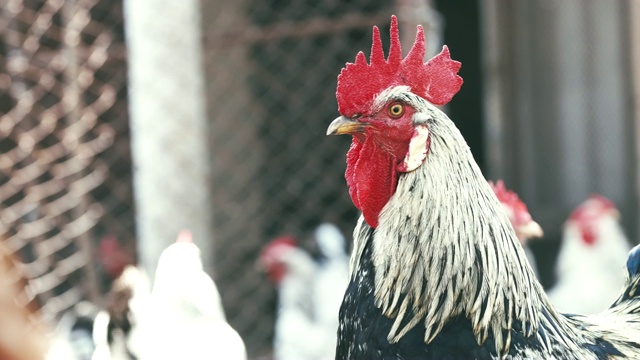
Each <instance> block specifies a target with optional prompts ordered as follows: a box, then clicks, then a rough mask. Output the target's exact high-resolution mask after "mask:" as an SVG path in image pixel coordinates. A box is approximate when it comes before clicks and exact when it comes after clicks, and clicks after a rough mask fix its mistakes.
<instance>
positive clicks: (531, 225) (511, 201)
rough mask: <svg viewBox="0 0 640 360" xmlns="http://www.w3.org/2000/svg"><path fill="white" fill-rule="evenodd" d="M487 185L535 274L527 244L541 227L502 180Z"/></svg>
mask: <svg viewBox="0 0 640 360" xmlns="http://www.w3.org/2000/svg"><path fill="white" fill-rule="evenodd" d="M489 185H491V188H492V189H493V192H494V193H495V194H496V196H497V197H498V200H500V202H501V203H502V206H503V207H504V209H505V211H506V212H507V215H508V216H509V221H511V226H513V229H514V230H515V231H516V236H517V237H518V240H520V244H522V248H523V249H524V253H525V254H526V255H527V260H529V265H531V268H532V269H533V271H534V272H535V273H536V274H537V273H538V270H537V267H536V259H535V257H534V256H533V252H531V249H530V248H529V246H528V243H529V240H530V239H532V238H539V237H542V236H543V235H544V231H542V227H540V225H538V223H537V222H535V221H533V219H532V218H531V214H529V210H528V209H527V205H525V203H524V202H522V200H520V198H519V197H518V194H516V193H514V192H513V191H510V190H508V189H507V188H506V187H505V186H504V182H503V181H502V180H498V182H496V183H495V184H494V183H493V182H492V181H489ZM625 257H626V256H625Z"/></svg>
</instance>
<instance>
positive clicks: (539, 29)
mask: <svg viewBox="0 0 640 360" xmlns="http://www.w3.org/2000/svg"><path fill="white" fill-rule="evenodd" d="M628 8H629V2H627V1H600V0H585V1H578V0H568V1H553V0H534V1H522V0H520V1H507V0H486V1H483V2H482V13H483V16H482V23H483V41H484V43H483V49H484V73H485V76H486V95H485V104H486V107H487V111H486V118H487V123H486V124H487V125H486V126H487V128H486V137H487V151H488V165H489V167H488V169H489V171H488V174H489V175H490V177H493V178H503V179H504V180H505V181H506V183H507V185H508V186H509V187H512V188H513V189H515V190H516V191H517V192H518V193H519V194H520V195H521V197H522V198H523V199H524V200H525V202H526V203H527V205H528V206H529V210H530V212H531V214H532V216H533V217H534V218H535V219H536V220H538V222H539V223H540V224H541V225H542V227H543V228H544V230H545V239H546V240H548V241H542V242H537V243H534V242H532V247H533V249H534V252H536V255H538V256H537V259H538V261H539V265H541V266H539V269H540V272H541V277H542V280H543V283H545V285H549V284H550V283H551V282H552V281H553V279H552V272H553V260H554V255H555V252H556V250H557V247H558V245H559V239H560V231H561V225H562V223H563V221H564V220H565V219H566V217H567V215H568V214H569V212H570V210H571V209H572V208H573V207H575V206H576V205H577V204H578V203H579V202H581V201H583V200H584V199H586V197H587V196H588V195H589V194H590V193H600V194H602V195H605V196H607V197H609V198H610V199H611V200H613V201H614V202H615V203H616V205H617V206H618V207H619V209H620V210H621V213H622V216H623V222H624V226H625V230H626V232H627V233H628V234H629V235H630V237H631V239H632V241H633V242H634V243H635V242H636V240H635V239H636V233H637V231H636V226H635V224H636V219H637V216H636V214H637V197H636V182H637V176H636V171H635V167H636V160H635V155H634V154H635V142H636V141H637V140H636V139H635V138H634V136H633V134H634V121H633V112H632V110H633V102H632V97H631V96H630V94H631V93H632V88H631V78H630V77H629V76H628V74H629V71H630V57H629V41H630V40H629V22H628V16H627V14H628Z"/></svg>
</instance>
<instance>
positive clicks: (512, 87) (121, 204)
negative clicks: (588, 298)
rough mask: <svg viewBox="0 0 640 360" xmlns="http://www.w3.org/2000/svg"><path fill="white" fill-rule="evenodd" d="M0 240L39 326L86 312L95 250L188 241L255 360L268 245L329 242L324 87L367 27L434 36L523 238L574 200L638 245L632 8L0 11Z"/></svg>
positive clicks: (256, 4) (462, 123) (269, 326)
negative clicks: (600, 213)
mask: <svg viewBox="0 0 640 360" xmlns="http://www.w3.org/2000/svg"><path fill="white" fill-rule="evenodd" d="M0 4H1V5H2V6H0V139H1V140H0V204H1V205H0V239H1V241H3V242H4V244H5V245H6V246H7V247H8V248H9V249H10V251H11V252H12V253H14V254H16V256H17V257H18V259H19V260H20V262H21V263H22V264H23V266H22V267H21V269H22V270H23V271H24V274H25V276H26V277H27V278H28V279H29V283H30V287H29V299H30V301H31V302H32V303H33V304H35V305H36V306H37V307H39V308H41V309H42V312H43V313H44V314H45V315H46V316H48V317H50V318H55V317H56V316H58V315H59V314H60V313H61V312H63V311H64V310H66V309H68V308H70V307H71V306H73V305H74V304H76V303H77V302H78V301H79V300H81V299H86V300H90V301H92V302H95V303H96V304H101V303H103V302H104V300H103V294H104V293H105V291H106V290H107V289H108V284H109V281H110V280H109V279H108V277H107V276H105V274H104V273H105V269H104V266H105V265H104V264H103V263H102V262H100V261H98V260H99V258H100V254H99V250H100V246H99V244H100V242H101V241H102V240H103V239H105V238H111V239H113V238H115V239H117V242H118V243H119V244H120V245H121V246H122V248H123V249H125V251H126V252H127V253H128V254H129V255H130V256H131V257H132V258H133V259H137V261H138V262H139V263H140V264H141V265H142V266H143V267H144V268H145V269H146V270H147V271H148V272H149V273H150V274H153V271H154V269H155V265H156V263H157V258H158V256H159V254H160V252H161V251H162V249H164V248H165V247H166V246H167V245H168V244H170V243H171V242H173V241H174V239H175V238H176V235H177V234H178V231H179V230H181V229H183V228H188V229H191V230H192V231H193V233H194V238H195V242H196V243H197V244H198V245H199V246H200V247H201V249H203V257H204V259H205V265H206V267H207V270H208V272H209V273H210V274H211V275H212V276H213V278H214V279H215V281H216V283H217V284H218V287H219V289H220V292H221V295H222V299H223V304H224V307H225V311H226V313H227V318H228V320H229V322H230V324H231V325H232V326H233V327H234V328H235V329H237V330H238V332H239V333H240V334H241V336H242V337H243V338H244V341H245V343H246V345H247V349H248V353H249V355H250V358H257V357H262V356H268V354H269V353H270V352H271V344H272V340H273V323H274V316H275V315H274V311H275V306H276V305H275V304H276V290H275V288H274V286H273V285H272V284H270V283H269V282H267V279H266V276H265V274H264V273H262V272H261V271H259V269H257V267H256V265H255V264H256V259H257V257H258V254H259V253H260V250H261V248H262V247H263V245H264V244H265V243H266V242H267V241H268V240H270V239H272V238H274V237H276V236H278V235H280V234H284V233H287V234H293V235H295V236H297V237H299V238H300V239H305V238H308V237H309V236H310V233H311V232H312V231H313V229H314V228H315V227H316V226H317V225H318V224H319V223H321V222H327V221H328V222H332V223H334V224H336V225H338V226H339V227H340V229H341V230H342V231H343V232H344V233H345V234H351V231H352V229H353V226H354V224H355V222H356V219H357V217H358V213H357V211H356V209H355V208H354V207H353V205H352V203H351V201H350V199H349V196H348V192H347V188H346V184H345V180H344V177H343V172H344V168H345V153H346V151H347V149H348V146H349V145H348V144H349V142H350V139H349V138H348V137H331V138H328V137H326V136H325V131H326V127H327V125H328V124H329V122H330V121H331V120H332V119H334V118H335V117H336V116H337V106H336V100H335V88H336V76H337V74H338V73H339V71H340V69H341V68H342V67H343V66H344V64H345V62H348V61H353V60H354V59H355V55H356V53H357V52H358V51H360V50H362V51H364V52H365V53H366V54H368V53H369V49H370V46H371V32H372V31H371V28H372V26H373V25H374V24H376V25H378V26H380V27H381V30H382V34H383V42H385V44H388V35H387V34H388V27H389V21H390V15H391V14H396V15H398V17H399V21H400V27H401V29H400V34H401V36H402V41H403V43H404V44H405V52H406V51H407V49H408V47H409V46H410V45H411V43H412V41H413V37H414V35H415V26H416V25H417V24H422V25H424V26H425V28H426V29H427V34H428V41H429V51H430V54H429V56H433V55H434V54H435V53H437V52H439V50H440V49H441V46H442V44H447V45H448V46H449V48H450V50H451V56H452V58H453V59H455V60H459V61H461V62H462V64H463V66H462V69H461V71H460V74H461V76H462V77H463V78H464V81H465V83H464V85H463V87H462V90H461V91H460V92H459V93H458V94H457V95H456V96H455V97H454V99H453V101H451V103H450V104H449V105H448V107H447V112H448V113H449V115H450V117H451V118H452V119H453V120H454V121H455V122H456V124H457V125H458V127H459V128H460V130H461V131H462V133H463V135H464V137H465V138H466V139H467V141H468V143H469V145H470V147H471V149H472V151H473V153H474V156H475V158H476V160H477V161H478V163H479V164H480V166H481V168H482V170H483V172H484V173H485V175H486V176H487V178H489V179H504V181H505V183H506V185H507V187H510V188H512V189H514V190H515V191H516V192H518V193H519V194H520V197H521V198H522V199H523V200H524V202H525V203H526V204H527V205H528V207H529V210H530V212H531V214H532V216H533V218H534V219H535V220H536V221H537V222H538V223H540V225H541V226H542V227H543V229H544V230H545V238H544V239H543V240H541V241H537V242H531V243H530V246H531V247H532V250H533V252H534V254H535V256H536V261H537V263H538V270H539V273H540V278H541V280H542V282H543V285H545V287H549V286H552V285H553V283H554V281H555V278H554V262H555V258H556V253H557V251H558V247H559V244H560V238H561V230H562V224H563V222H564V221H565V220H566V218H567V216H568V214H569V213H570V211H571V210H572V209H573V208H574V207H575V206H576V205H577V204H579V203H580V202H582V201H583V200H584V199H585V198H586V197H587V196H588V195H589V194H591V193H599V194H602V195H605V196H606V197H608V198H609V199H611V200H612V201H613V202H614V203H615V204H616V206H617V207H618V209H619V210H620V212H621V214H622V221H623V227H624V230H625V232H626V234H627V237H628V238H629V239H631V240H630V241H631V242H633V243H636V242H637V235H638V228H637V223H638V221H637V220H638V193H639V189H640V187H639V186H638V184H639V181H638V180H639V179H638V168H637V164H638V156H639V155H638V154H639V152H638V149H639V141H640V140H639V139H640V137H639V136H638V132H637V129H638V125H639V122H640V110H639V109H640V45H639V44H640V25H638V24H640V2H638V1H633V0H627V1H624V0H606V1H602V0H532V1H531V0H527V1H525V0H518V1H510V0H484V1H472V0H464V1H445V0H438V1H435V0H431V1H430V0H395V1H380V0H353V1H339V0H323V1H287V0H262V1H249V0H240V1H206V0H203V1H195V0H182V1H152V0H135V1H132V0H130V1H124V2H123V1H122V0H109V1H107V0H67V1H62V0H0Z"/></svg>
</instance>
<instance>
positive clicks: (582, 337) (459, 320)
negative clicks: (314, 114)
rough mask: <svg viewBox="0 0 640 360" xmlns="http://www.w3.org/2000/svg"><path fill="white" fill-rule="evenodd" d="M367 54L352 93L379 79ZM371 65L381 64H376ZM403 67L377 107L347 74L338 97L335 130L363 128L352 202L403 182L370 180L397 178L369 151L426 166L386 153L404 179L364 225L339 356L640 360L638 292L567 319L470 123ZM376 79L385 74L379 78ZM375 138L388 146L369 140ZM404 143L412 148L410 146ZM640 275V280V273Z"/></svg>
mask: <svg viewBox="0 0 640 360" xmlns="http://www.w3.org/2000/svg"><path fill="white" fill-rule="evenodd" d="M394 31H395V33H394ZM376 34H377V33H375V32H374V50H372V51H374V52H375V51H377V48H380V47H381V46H380V45H376V41H378V42H379V38H376ZM421 35H422V32H421V31H420V32H419V37H420V36H421ZM397 37H398V35H397V23H396V22H395V19H393V20H392V39H391V43H392V49H391V50H390V53H394V49H393V47H394V46H395V47H396V50H395V51H396V52H399V40H397ZM416 44H417V45H414V48H415V47H416V46H422V48H424V40H423V39H422V44H419V41H418V40H417V41H416ZM380 51H381V50H380ZM412 52H413V49H412V51H410V54H412ZM445 55H447V54H446V53H445ZM396 56H399V55H397V54H391V55H389V60H388V61H387V63H392V61H398V60H395V57H396ZM380 57H381V55H379V54H377V53H375V54H372V56H371V62H372V64H382V62H381V60H380ZM408 57H409V56H408ZM361 58H363V56H360V55H359V57H358V58H357V59H356V65H353V66H352V68H354V69H355V68H356V67H358V66H360V68H359V69H360V70H359V71H361V74H356V73H355V71H353V73H348V72H349V68H348V67H347V70H343V72H342V73H341V77H343V79H344V77H346V76H347V75H345V74H347V73H348V75H352V74H355V75H358V76H360V77H359V78H357V79H349V81H350V82H351V84H349V85H351V87H350V88H347V87H346V86H345V87H343V90H344V91H356V90H358V89H359V88H358V87H357V81H362V82H365V83H366V82H367V81H369V82H371V81H373V80H370V79H368V78H363V77H365V76H367V73H366V71H369V70H367V68H365V65H366V64H363V62H364V61H363V60H362V59H361ZM445 61H446V60H445ZM358 64H359V65H358ZM438 64H439V63H438V62H435V63H432V64H431V65H432V66H439V65H438ZM427 65H429V64H427ZM380 66H383V65H380ZM362 69H364V70H362ZM368 69H371V70H370V71H374V70H373V65H371V66H370V67H369V68H368ZM391 70H393V69H391ZM391 70H389V71H391ZM393 71H395V70H393ZM394 74H395V73H394ZM398 74H399V75H398V77H397V78H396V77H394V78H393V81H390V82H389V85H388V87H387V88H384V89H383V90H382V91H379V92H376V93H375V94H374V96H373V98H372V100H371V101H370V102H357V101H352V102H349V101H348V99H345V98H344V96H348V95H344V94H341V90H340V81H342V79H340V78H339V90H338V101H339V104H341V101H342V104H341V106H343V107H344V108H345V109H347V110H346V112H347V113H346V114H345V113H343V114H342V115H343V116H341V117H339V118H338V119H336V120H335V121H334V122H333V123H332V124H331V125H330V126H329V129H328V131H327V133H328V134H345V133H347V134H352V135H354V143H353V144H352V147H351V150H350V153H349V155H348V156H347V181H348V183H349V186H350V192H351V196H352V199H354V203H356V205H357V206H358V205H359V208H361V209H362V208H363V207H364V206H366V205H368V204H369V203H370V202H369V203H368V202H367V201H370V199H368V198H366V196H367V195H368V194H367V193H366V191H371V186H372V185H373V186H375V185H376V184H380V183H383V184H391V185H393V181H389V182H381V180H379V179H377V178H375V179H371V178H370V177H367V176H371V177H374V176H377V177H380V176H387V174H386V173H376V174H366V173H358V171H366V170H370V171H385V170H386V169H388V168H389V167H388V166H376V165H375V164H371V165H370V166H362V163H363V162H365V161H367V159H366V158H363V156H376V155H378V154H376V151H382V152H384V151H389V150H388V149H392V150H395V151H397V150H398V149H401V150H402V149H404V152H406V157H405V163H404V164H406V163H407V162H408V161H407V159H409V160H413V161H415V160H416V159H419V160H420V161H421V163H418V164H417V166H411V167H409V169H408V171H407V166H404V167H403V166H402V165H403V164H402V163H401V161H402V157H398V155H401V156H404V153H400V154H398V153H387V154H385V156H379V159H383V160H386V159H392V160H393V161H397V162H396V163H391V166H395V164H399V165H398V169H399V170H398V171H397V172H393V171H390V173H391V174H392V175H393V176H397V184H396V185H395V188H394V189H393V192H392V194H391V196H390V198H389V199H388V200H387V201H386V203H385V204H384V207H382V209H381V210H380V211H379V212H378V213H376V211H373V212H371V211H370V212H368V213H366V212H364V210H363V213H364V216H363V217H361V218H360V220H359V222H358V224H357V225H356V228H355V230H354V251H353V253H352V257H351V278H350V283H349V286H348V289H347V292H346V294H345V298H344V301H343V304H342V307H341V309H340V326H339V331H338V346H337V350H336V352H337V355H336V358H337V359H507V358H509V359H627V358H638V357H640V315H639V314H638V313H637V308H638V300H637V299H636V298H635V297H634V296H635V293H633V292H629V291H628V293H629V294H630V296H627V297H626V298H624V296H623V297H621V299H620V301H619V302H618V303H617V304H616V305H615V306H613V307H612V308H611V309H609V310H608V311H607V312H604V313H602V314H599V315H597V316H579V315H562V314H560V313H559V312H558V311H557V310H556V309H555V308H554V307H553V305H552V304H551V303H550V301H549V299H548V298H547V296H546V295H545V293H544V291H543V289H542V286H541V285H540V284H539V283H538V281H537V279H536V277H535V275H534V273H533V271H532V269H531V267H530V266H529V264H528V262H527V261H526V256H525V254H524V251H523V250H522V247H521V246H520V244H519V241H518V239H517V237H516V234H515V232H514V229H513V227H512V226H511V224H510V222H509V219H508V217H507V215H506V213H505V211H504V210H503V208H502V205H501V204H500V202H499V201H498V200H497V198H496V196H495V194H494V193H493V191H492V190H491V188H490V186H489V185H488V183H487V182H486V180H485V179H484V177H483V175H482V173H481V171H480V169H479V167H478V165H477V164H476V162H475V161H474V159H473V156H472V154H471V151H470V149H469V147H468V145H467V144H466V142H465V141H464V139H463V137H462V135H461V134H460V132H459V130H458V129H457V128H456V127H455V125H454V123H453V122H452V121H451V120H450V119H449V118H448V117H447V116H446V115H445V114H444V113H443V112H442V111H440V110H439V109H438V108H437V107H436V106H434V105H433V104H432V103H430V102H429V101H427V100H425V98H424V97H422V96H419V95H417V94H416V93H415V92H413V91H414V87H413V86H411V87H410V86H407V85H404V84H403V82H406V81H409V80H407V79H408V78H410V77H411V76H412V74H411V73H407V72H404V73H398ZM368 76H369V77H370V78H374V79H379V78H376V77H375V76H376V75H375V74H371V73H369V74H368ZM394 76H395V75H394ZM376 81H378V82H381V80H376ZM442 84H443V83H441V82H436V83H435V84H434V86H441V85H442ZM375 85H376V86H377V85H379V84H378V83H376V84H375ZM428 88H429V87H428V86H427V89H428ZM360 89H364V87H362V88H360ZM362 91H363V90H362ZM431 91H433V89H432V90H431ZM436 91H437V89H436ZM341 96H343V97H342V98H341ZM362 104H364V105H362ZM358 106H361V107H363V108H362V109H361V110H359V108H358ZM365 106H370V108H366V107H365ZM341 112H342V110H341ZM402 121H409V122H410V124H411V125H412V126H413V127H414V128H415V129H414V132H413V135H411V132H409V133H408V135H406V133H401V134H398V133H394V134H395V135H394V136H395V137H394V138H393V139H390V140H389V141H392V144H391V145H388V146H384V145H379V144H381V143H382V144H383V143H384V141H386V140H388V139H387V134H389V133H390V132H385V131H378V130H379V129H380V128H381V127H383V126H389V127H392V129H393V130H397V129H403V126H406V125H403V124H402V123H400V122H402ZM418 127H419V128H418ZM409 131H410V129H409ZM424 134H426V140H425V139H424ZM416 137H419V138H417V141H418V142H419V143H420V144H422V145H424V144H426V149H427V151H426V152H424V153H420V151H422V149H424V148H421V147H418V146H414V145H415V144H414V143H413V141H414V140H415V139H416ZM369 139H374V140H375V141H376V142H375V143H367V141H368V140H369ZM403 139H405V140H406V141H409V139H411V141H412V143H411V144H409V145H408V146H405V147H402V146H400V145H398V143H399V141H401V140H403ZM363 144H364V145H363ZM367 146H369V147H367ZM394 146H395V147H394ZM358 151H359V152H358ZM358 156H359V158H358ZM396 159H399V160H396ZM356 160H357V161H356ZM413 161H411V162H410V163H411V164H412V165H414V164H415V162H413ZM354 164H355V165H354ZM350 166H352V167H351V168H350ZM392 169H393V168H392ZM362 179H365V180H368V181H369V182H368V183H367V184H365V185H366V187H365V188H355V190H354V186H357V185H358V183H357V182H358V181H361V180H362ZM365 190H366V191H365ZM374 200H375V199H374ZM374 210H375V209H374ZM372 215H377V218H374V217H372ZM371 224H373V226H372V225H371ZM631 277H632V281H633V279H635V275H634V274H631ZM632 284H633V282H632Z"/></svg>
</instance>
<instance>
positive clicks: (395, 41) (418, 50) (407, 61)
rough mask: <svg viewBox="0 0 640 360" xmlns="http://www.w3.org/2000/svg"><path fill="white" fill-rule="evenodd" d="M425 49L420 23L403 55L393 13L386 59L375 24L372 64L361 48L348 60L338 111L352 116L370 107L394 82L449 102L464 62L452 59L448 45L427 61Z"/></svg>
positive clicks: (342, 74)
mask: <svg viewBox="0 0 640 360" xmlns="http://www.w3.org/2000/svg"><path fill="white" fill-rule="evenodd" d="M425 50H426V45H425V38H424V30H423V29H422V26H418V33H417V34H416V40H415V42H414V44H413V47H412V48H411V50H410V51H409V54H407V57H405V58H404V59H402V49H401V48H400V37H399V34H398V20H397V19H396V17H395V16H392V17H391V46H390V48H389V57H388V59H387V60H385V59H384V52H383V50H382V40H380V31H379V30H378V27H376V26H374V27H373V44H372V46H371V57H370V60H369V61H370V63H371V64H367V59H366V58H365V56H364V53H362V51H361V52H359V53H358V55H357V56H356V62H355V63H348V64H347V65H346V66H345V67H344V68H343V69H342V71H341V72H340V75H339V76H338V88H337V90H336V98H337V99H338V111H340V113H341V114H342V115H344V116H347V117H352V116H354V115H356V114H358V113H360V112H361V111H362V110H363V109H370V108H371V105H372V102H373V99H374V98H375V96H376V95H378V94H379V93H380V92H382V91H383V90H385V89H386V88H388V87H390V86H394V85H396V86H397V85H407V86H409V87H410V88H411V91H412V92H413V93H414V94H416V95H419V96H421V97H423V98H425V99H427V100H429V101H430V102H431V103H433V104H435V105H444V104H446V103H448V102H449V101H450V100H451V98H452V97H453V96H454V95H455V94H456V93H457V92H458V90H460V87H461V86H462V78H461V77H460V76H458V70H460V66H461V64H460V63H459V62H457V61H453V60H451V57H450V56H449V49H448V48H447V47H446V46H444V47H443V49H442V52H440V54H438V55H436V56H435V57H433V58H432V59H431V60H429V61H428V62H426V63H424V56H425Z"/></svg>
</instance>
